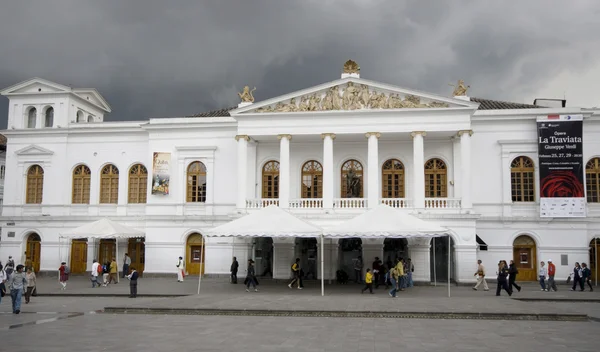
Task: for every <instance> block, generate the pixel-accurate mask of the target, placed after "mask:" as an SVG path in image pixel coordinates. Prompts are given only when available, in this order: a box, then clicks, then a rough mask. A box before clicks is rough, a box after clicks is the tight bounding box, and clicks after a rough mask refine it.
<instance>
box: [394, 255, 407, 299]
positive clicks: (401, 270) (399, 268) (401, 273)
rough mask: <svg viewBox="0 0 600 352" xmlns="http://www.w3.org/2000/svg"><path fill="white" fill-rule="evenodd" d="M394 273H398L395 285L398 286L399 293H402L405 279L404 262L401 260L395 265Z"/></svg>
mask: <svg viewBox="0 0 600 352" xmlns="http://www.w3.org/2000/svg"><path fill="white" fill-rule="evenodd" d="M396 271H397V272H398V282H397V283H396V285H398V288H399V291H404V287H405V286H406V284H405V282H406V278H405V277H404V260H403V259H402V258H400V259H399V260H398V263H396Z"/></svg>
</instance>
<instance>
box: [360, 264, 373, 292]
mask: <svg viewBox="0 0 600 352" xmlns="http://www.w3.org/2000/svg"><path fill="white" fill-rule="evenodd" d="M367 289H368V290H369V293H371V294H373V273H371V269H369V268H367V272H366V274H365V288H363V289H362V291H360V293H365V291H366V290H367Z"/></svg>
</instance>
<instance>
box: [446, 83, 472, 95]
mask: <svg viewBox="0 0 600 352" xmlns="http://www.w3.org/2000/svg"><path fill="white" fill-rule="evenodd" d="M448 85H449V86H452V87H454V91H453V92H452V96H455V97H460V96H465V95H467V90H468V89H469V88H471V86H465V81H463V80H462V79H459V80H458V84H457V85H454V84H448Z"/></svg>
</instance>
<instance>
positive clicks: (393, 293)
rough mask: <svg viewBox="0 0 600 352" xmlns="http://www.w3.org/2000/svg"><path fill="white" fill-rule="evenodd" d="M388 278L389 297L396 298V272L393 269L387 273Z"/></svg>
mask: <svg viewBox="0 0 600 352" xmlns="http://www.w3.org/2000/svg"><path fill="white" fill-rule="evenodd" d="M388 277H389V280H390V283H391V285H392V289H391V290H390V292H389V295H390V297H396V293H398V270H396V268H395V267H392V268H391V269H390V271H388Z"/></svg>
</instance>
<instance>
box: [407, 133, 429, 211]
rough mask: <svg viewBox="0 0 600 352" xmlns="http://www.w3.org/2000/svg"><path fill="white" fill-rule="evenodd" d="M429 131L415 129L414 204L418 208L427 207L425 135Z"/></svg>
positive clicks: (413, 135)
mask: <svg viewBox="0 0 600 352" xmlns="http://www.w3.org/2000/svg"><path fill="white" fill-rule="evenodd" d="M426 135H427V133H425V132H423V131H415V132H413V133H411V136H412V137H413V170H414V175H413V195H414V199H413V206H414V207H415V208H416V209H424V208H425V157H424V151H423V137H425V136H426Z"/></svg>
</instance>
